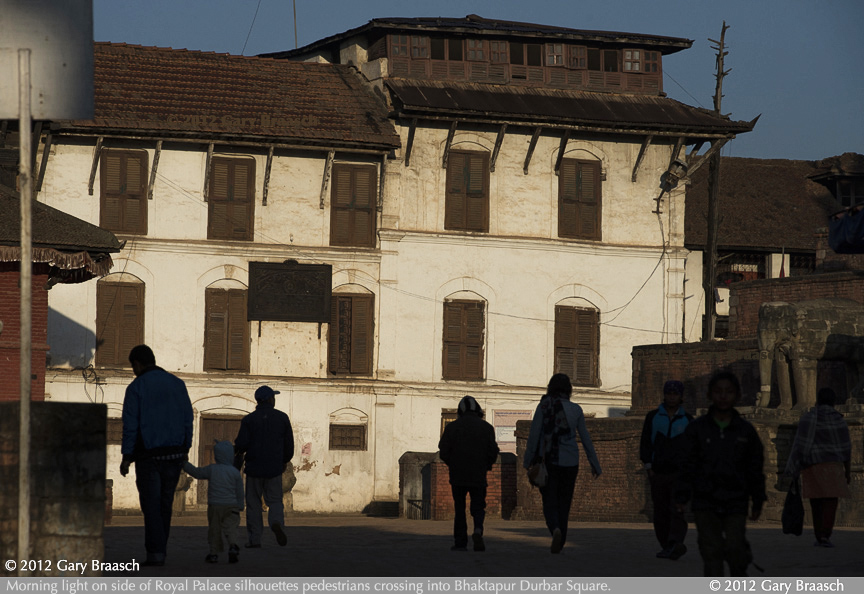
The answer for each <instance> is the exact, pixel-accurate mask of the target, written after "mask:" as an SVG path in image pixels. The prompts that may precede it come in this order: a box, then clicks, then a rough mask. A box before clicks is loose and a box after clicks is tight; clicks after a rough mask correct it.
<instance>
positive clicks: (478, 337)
mask: <svg viewBox="0 0 864 594" xmlns="http://www.w3.org/2000/svg"><path fill="white" fill-rule="evenodd" d="M478 312H479V316H478V315H477V314H478ZM472 314H474V315H473V316H472ZM472 317H473V319H474V320H475V322H474V323H473V324H472ZM478 319H479V324H478V323H477V322H476V320H478ZM457 327H458V332H457V331H456V330H457ZM457 333H458V336H457ZM441 342H442V359H441V377H442V379H444V380H455V381H466V382H483V381H486V373H485V367H486V366H485V357H486V302H485V301H480V300H468V299H453V300H448V301H445V302H444V308H443V333H442V341H441ZM473 349H476V350H477V354H476V357H471V356H470V352H471V350H473ZM451 355H454V356H455V357H456V358H458V363H455V364H454V356H451ZM472 359H473V361H472Z"/></svg>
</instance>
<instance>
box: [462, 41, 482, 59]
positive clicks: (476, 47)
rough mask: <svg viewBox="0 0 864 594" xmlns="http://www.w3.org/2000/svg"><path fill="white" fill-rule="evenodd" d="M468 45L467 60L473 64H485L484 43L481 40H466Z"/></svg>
mask: <svg viewBox="0 0 864 594" xmlns="http://www.w3.org/2000/svg"><path fill="white" fill-rule="evenodd" d="M466 43H467V45H468V59H469V60H472V61H475V62H485V61H486V57H487V53H486V42H485V41H483V40H482V39H468V40H467V41H466Z"/></svg>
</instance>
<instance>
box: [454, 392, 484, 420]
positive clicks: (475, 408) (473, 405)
mask: <svg viewBox="0 0 864 594" xmlns="http://www.w3.org/2000/svg"><path fill="white" fill-rule="evenodd" d="M465 413H473V414H475V415H477V416H478V417H480V418H482V417H483V409H482V408H480V404H478V402H477V401H476V400H475V399H474V397H473V396H465V398H463V399H462V400H460V401H459V416H460V417H461V416H462V415H464V414H465Z"/></svg>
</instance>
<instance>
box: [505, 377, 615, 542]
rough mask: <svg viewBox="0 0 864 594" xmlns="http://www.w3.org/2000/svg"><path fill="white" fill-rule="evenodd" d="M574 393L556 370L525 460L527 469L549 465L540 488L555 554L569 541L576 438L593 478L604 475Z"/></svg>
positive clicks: (576, 465)
mask: <svg viewBox="0 0 864 594" xmlns="http://www.w3.org/2000/svg"><path fill="white" fill-rule="evenodd" d="M572 393H573V387H572V386H571V384H570V378H569V377H567V376H566V375H565V374H563V373H556V374H555V375H553V376H552V378H551V379H550V380H549V385H548V387H547V390H546V394H545V395H544V396H543V397H542V398H541V399H540V404H539V405H538V406H537V410H536V411H535V412H534V418H533V420H532V421H531V432H530V433H529V435H528V443H527V444H526V446H525V459H524V460H523V462H522V464H523V466H524V467H525V468H526V469H527V468H528V467H529V466H531V465H532V464H533V463H535V462H537V461H539V460H541V459H542V460H543V461H544V463H545V465H546V471H547V472H548V479H547V481H546V485H545V486H543V487H540V495H541V496H542V498H543V517H544V518H545V519H546V526H547V528H549V533H550V534H551V535H552V546H551V551H552V553H553V554H557V553H560V552H561V549H562V548H563V547H564V544H565V543H566V542H567V524H568V520H569V517H570V506H571V504H572V502H573V491H574V489H575V488H576V476H577V475H578V473H579V446H578V444H577V443H576V439H577V438H578V439H579V440H580V441H581V442H582V448H583V449H584V450H585V455H586V456H587V458H588V462H589V464H590V465H591V474H592V475H593V476H594V478H597V477H598V476H600V474H601V469H600V461H599V460H598V459H597V453H596V452H595V451H594V444H593V443H592V442H591V436H590V435H588V429H587V428H586V427H585V415H584V414H583V412H582V407H581V406H579V405H578V404H576V403H575V402H571V401H570V397H571V395H572Z"/></svg>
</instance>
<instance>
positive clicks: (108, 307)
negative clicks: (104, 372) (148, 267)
mask: <svg viewBox="0 0 864 594" xmlns="http://www.w3.org/2000/svg"><path fill="white" fill-rule="evenodd" d="M143 343H144V283H141V282H135V283H130V282H122V283H118V282H110V281H104V280H101V281H99V282H97V283H96V365H97V366H104V367H129V351H131V350H132V348H133V347H135V346H137V345H139V344H143Z"/></svg>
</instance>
